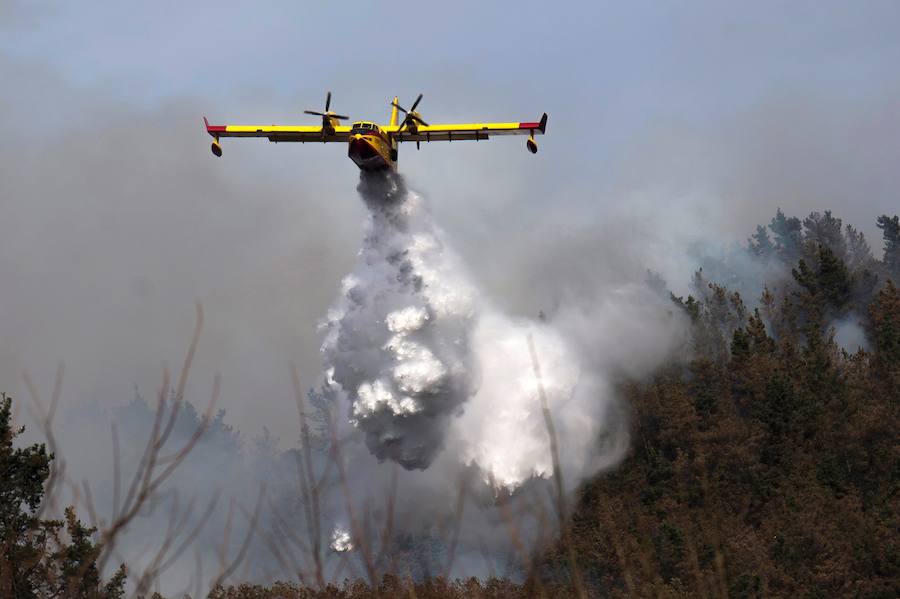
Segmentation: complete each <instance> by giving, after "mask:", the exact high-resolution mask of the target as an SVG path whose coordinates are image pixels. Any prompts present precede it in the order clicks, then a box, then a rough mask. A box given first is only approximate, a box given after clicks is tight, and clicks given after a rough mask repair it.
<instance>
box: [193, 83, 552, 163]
mask: <svg viewBox="0 0 900 599" xmlns="http://www.w3.org/2000/svg"><path fill="white" fill-rule="evenodd" d="M421 101H422V94H419V97H418V98H416V101H415V102H413V104H412V106H410V108H409V110H407V109H406V108H404V107H402V106H401V105H400V104H399V98H398V97H396V96H395V97H394V101H393V102H391V107H392V110H391V120H390V123H389V124H387V125H379V124H377V123H374V122H371V121H357V122H355V123H353V124H352V125H350V126H347V125H341V121H342V120H348V119H349V118H350V117H348V116H344V115H341V114H337V113H336V112H333V111H332V110H331V92H328V95H326V96H325V112H319V111H316V110H304V111H303V112H304V113H306V114H311V115H314V116H319V117H322V124H321V125H312V126H308V125H210V124H209V121H208V120H207V119H206V117H203V122H204V123H205V124H206V132H207V133H209V134H210V135H211V136H212V137H213V142H212V153H213V154H215V155H216V156H221V155H222V146H221V145H220V143H219V140H220V139H221V138H223V137H266V138H268V139H269V141H274V142H297V141H298V142H301V143H306V142H312V143H329V142H344V143H346V144H347V146H348V149H347V155H348V156H349V157H350V159H351V160H353V162H355V163H356V165H357V166H358V167H359V168H360V169H361V170H364V171H379V170H387V169H392V170H396V169H397V156H398V152H397V150H398V146H399V144H400V143H402V142H411V141H414V142H416V148H417V149H418V148H419V144H420V143H421V142H423V141H424V142H432V141H463V140H475V141H482V140H487V139H490V138H491V137H493V136H495V135H527V136H528V139H527V140H526V141H525V147H526V148H528V151H529V152H531V153H532V154H535V153H537V142H536V141H535V140H534V136H535V135H541V134H543V133H544V132H546V130H547V113H546V112H545V113H544V115H543V116H542V117H541V120H540V121H531V122H515V123H448V124H440V125H429V124H428V123H426V122H425V121H424V120H423V119H422V115H421V114H419V113H418V112H416V108H418V106H419V102H421ZM400 112H402V113H403V115H404V116H403V120H402V121H400V122H398V118H399V113H400Z"/></svg>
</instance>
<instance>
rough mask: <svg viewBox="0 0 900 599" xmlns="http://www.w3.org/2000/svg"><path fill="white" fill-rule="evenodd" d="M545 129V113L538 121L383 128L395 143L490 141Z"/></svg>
mask: <svg viewBox="0 0 900 599" xmlns="http://www.w3.org/2000/svg"><path fill="white" fill-rule="evenodd" d="M546 129H547V113H544V115H543V116H542V117H541V120H540V121H531V122H518V123H447V124H440V125H419V126H418V127H417V128H416V129H415V131H413V130H410V129H409V128H407V127H404V128H403V129H401V126H400V125H395V126H392V127H384V130H385V132H387V133H390V134H391V135H393V136H394V137H395V138H396V139H397V141H401V142H402V141H457V140H460V141H461V140H475V141H479V140H482V139H490V138H491V137H493V136H494V135H542V134H543V133H544V131H545V130H546Z"/></svg>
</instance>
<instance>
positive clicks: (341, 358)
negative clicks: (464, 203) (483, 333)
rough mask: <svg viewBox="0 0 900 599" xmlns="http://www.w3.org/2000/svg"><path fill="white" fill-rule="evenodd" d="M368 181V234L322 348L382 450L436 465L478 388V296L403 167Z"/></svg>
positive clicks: (412, 462)
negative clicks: (472, 341) (447, 434)
mask: <svg viewBox="0 0 900 599" xmlns="http://www.w3.org/2000/svg"><path fill="white" fill-rule="evenodd" d="M358 190H359V193H360V195H361V196H362V198H363V200H364V201H365V203H366V205H367V206H368V208H369V220H368V223H367V225H366V232H365V239H364V240H363V246H362V249H361V250H360V253H359V258H358V262H357V266H356V269H355V270H354V272H353V273H352V274H351V275H349V276H347V277H346V278H344V280H343V282H342V290H341V296H340V298H339V300H338V301H337V303H336V304H335V305H334V307H333V308H332V309H331V310H330V312H329V315H328V320H327V322H326V323H325V324H324V325H323V326H324V328H326V329H327V331H328V334H327V336H326V338H325V342H324V344H323V346H322V351H323V352H324V354H325V358H326V363H327V365H328V369H329V374H330V378H331V379H332V380H333V381H334V382H335V383H337V384H338V385H340V387H341V388H342V389H344V390H345V391H346V392H347V393H348V394H349V395H350V397H351V401H352V405H353V407H352V410H351V413H350V418H351V420H352V422H353V423H354V424H355V425H356V426H357V427H359V428H360V429H361V430H363V431H364V432H365V435H366V444H367V445H368V447H369V449H370V450H371V451H372V453H373V454H374V455H375V456H377V457H378V458H379V459H385V458H390V459H392V460H394V461H396V462H398V463H400V464H401V465H403V466H404V467H405V468H427V467H428V465H429V464H430V463H431V462H432V460H433V459H434V456H435V455H436V454H437V452H438V451H439V450H440V449H441V447H442V446H443V432H444V429H445V428H446V426H447V419H448V418H449V417H450V416H452V415H453V414H455V413H456V412H457V411H458V410H459V408H460V406H461V405H462V403H463V402H464V401H465V400H466V399H467V398H468V396H469V395H470V394H471V392H472V390H473V384H472V382H473V377H474V374H473V364H472V360H471V355H470V348H469V336H470V331H471V327H472V321H473V317H474V305H473V299H474V298H473V296H472V291H471V289H469V288H468V287H467V285H466V283H465V282H464V281H463V280H461V279H460V278H459V277H457V276H455V274H456V269H455V266H454V265H453V264H452V262H453V256H452V255H451V254H450V253H448V252H447V251H445V249H444V248H443V244H442V242H441V240H440V236H439V234H438V233H437V232H436V231H435V230H434V229H433V228H432V227H431V225H430V222H429V219H428V218H427V215H426V213H425V210H424V207H423V206H422V202H421V198H419V197H418V196H416V195H414V194H410V193H407V191H406V189H405V186H404V183H403V180H402V178H401V177H400V176H399V175H395V174H393V173H389V174H381V173H365V172H364V173H363V174H362V178H361V182H360V185H359V188H358Z"/></svg>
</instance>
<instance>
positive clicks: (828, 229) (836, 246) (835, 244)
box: [803, 210, 847, 258]
mask: <svg viewBox="0 0 900 599" xmlns="http://www.w3.org/2000/svg"><path fill="white" fill-rule="evenodd" d="M841 226H842V225H841V219H839V218H834V217H833V216H831V210H826V211H825V213H824V214H819V213H818V212H811V213H810V215H809V216H808V217H806V218H804V219H803V228H804V229H805V230H806V240H807V241H812V242H815V243H818V244H821V245H824V246H826V247H827V248H828V249H830V250H831V251H832V252H833V253H834V254H835V255H836V256H839V257H841V258H843V257H844V256H845V255H846V252H847V244H846V242H845V241H844V236H843V234H842V232H841Z"/></svg>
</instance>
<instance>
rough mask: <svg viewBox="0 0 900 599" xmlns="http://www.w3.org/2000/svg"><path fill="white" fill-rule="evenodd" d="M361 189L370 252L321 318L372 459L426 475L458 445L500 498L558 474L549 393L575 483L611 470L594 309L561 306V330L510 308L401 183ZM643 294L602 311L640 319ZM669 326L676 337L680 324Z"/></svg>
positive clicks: (329, 367) (567, 470)
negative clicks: (476, 281)
mask: <svg viewBox="0 0 900 599" xmlns="http://www.w3.org/2000/svg"><path fill="white" fill-rule="evenodd" d="M358 191H359V193H360V195H361V196H362V199H363V201H364V203H365V204H366V206H367V207H368V209H369V216H368V220H367V224H366V228H365V234H364V238H363V243H362V249H361V250H360V252H359V255H358V259H357V264H356V267H355V269H354V270H353V272H352V273H351V274H349V275H348V276H347V277H345V278H344V280H343V283H342V289H341V293H340V296H339V298H338V300H337V301H336V303H335V304H334V306H333V307H332V309H331V310H330V311H329V314H328V318H327V319H326V321H325V323H324V324H323V329H324V330H325V331H326V336H325V340H324V343H323V345H322V351H323V353H324V355H325V364H326V371H327V379H328V383H329V384H331V385H334V387H335V388H336V389H338V390H340V391H341V392H343V393H344V394H345V395H346V400H347V401H348V405H349V407H348V409H347V412H348V416H349V421H350V423H351V424H352V425H353V426H355V427H356V428H357V429H358V430H360V431H362V432H363V433H364V435H365V440H366V445H367V446H368V448H369V450H370V451H371V452H372V454H373V455H374V456H375V457H377V458H378V459H379V460H384V459H390V460H393V461H395V462H397V463H399V464H401V465H402V466H403V467H405V468H407V469H425V468H428V467H429V466H430V465H431V464H432V463H433V462H434V460H435V458H436V457H437V455H438V454H439V452H440V451H441V449H442V448H444V447H445V446H448V445H449V446H450V447H451V448H452V450H451V451H449V453H450V454H452V455H453V456H454V460H455V462H456V463H457V464H459V465H461V466H475V467H476V468H477V469H478V470H479V472H481V475H482V480H483V481H484V482H485V483H486V484H488V485H489V486H492V487H494V488H495V489H496V490H499V489H506V490H508V491H512V490H515V489H516V488H518V487H519V486H521V485H522V484H524V483H525V482H526V481H528V480H529V479H531V478H535V477H536V478H548V477H550V476H551V475H552V460H551V454H550V444H549V437H548V431H547V428H546V423H545V421H544V418H543V415H542V412H541V407H540V406H541V404H540V400H539V394H538V393H539V388H540V387H543V389H544V390H545V392H546V397H547V402H548V407H549V409H550V412H551V414H552V417H553V419H554V424H555V427H556V428H557V430H558V432H559V437H560V439H561V442H560V461H561V465H562V468H563V471H564V474H565V476H566V479H568V481H569V482H570V483H571V484H572V485H574V484H577V482H578V481H579V480H581V478H582V477H583V476H586V475H589V474H591V473H593V472H595V471H596V470H597V468H599V467H601V465H608V464H609V463H612V462H614V461H615V459H616V458H617V456H618V455H619V453H620V452H621V446H616V447H612V446H611V447H605V448H602V449H600V448H598V440H599V438H600V436H601V433H602V432H603V431H604V430H605V429H606V428H607V424H608V423H607V420H608V414H609V410H610V407H611V406H612V404H613V395H614V394H613V392H612V389H611V386H610V384H609V381H608V380H607V378H606V377H607V373H608V371H609V370H610V369H609V368H608V366H609V364H603V365H600V367H599V368H597V366H598V364H596V363H595V362H594V360H593V356H592V353H593V352H592V349H591V348H593V350H598V348H601V347H603V346H605V344H606V343H607V342H608V341H609V340H611V338H610V337H609V336H604V331H597V330H594V332H595V333H597V335H596V336H592V338H590V339H588V338H586V337H582V338H578V336H577V335H575V334H574V333H575V330H576V329H578V330H580V331H582V334H584V333H585V332H587V331H591V330H592V327H587V326H584V322H585V321H586V320H590V319H591V318H592V316H591V314H590V312H591V311H590V310H588V311H587V313H585V312H579V314H578V316H576V314H575V309H574V308H572V309H565V310H561V311H560V313H559V314H558V315H557V321H558V324H556V323H554V322H552V319H551V320H547V319H546V318H543V319H535V320H529V319H525V318H521V317H518V318H517V317H510V316H507V315H505V314H503V313H502V312H500V311H499V310H497V309H496V308H495V307H494V306H493V305H492V304H491V302H490V301H489V300H488V299H487V298H485V297H484V296H483V294H481V293H479V292H478V290H477V289H476V287H475V286H474V285H473V284H472V282H471V280H470V278H469V276H468V274H467V272H466V269H465V268H464V266H463V265H462V264H461V263H460V260H459V258H458V257H457V255H456V253H455V252H454V251H453V250H452V248H450V247H448V245H447V242H446V241H445V239H444V235H443V233H442V232H441V230H440V229H439V228H438V227H436V226H435V225H434V223H433V222H432V219H431V217H430V215H429V212H428V210H427V208H426V206H425V202H424V200H423V198H422V197H421V196H420V195H418V194H416V193H414V192H411V191H408V190H407V189H406V188H405V185H404V182H403V179H402V178H401V177H400V176H399V175H395V174H389V175H382V174H367V173H363V174H362V177H361V182H360V185H359V188H358ZM640 299H641V298H640V296H639V292H638V291H637V290H636V289H635V288H623V289H619V290H616V292H615V293H612V294H610V295H609V296H608V301H607V302H605V305H604V309H605V310H609V311H618V312H620V315H621V314H622V312H621V311H620V310H618V309H617V308H618V306H625V305H631V306H633V308H631V309H629V310H625V312H626V313H627V316H628V317H629V318H630V317H632V316H637V314H638V313H637V312H635V310H640V309H641V308H640V306H642V305H643V303H642V302H641V301H638V300H640ZM658 307H659V306H656V308H658ZM661 313H663V314H664V312H661ZM594 316H596V315H594ZM579 318H580V319H581V323H580V324H579V325H577V326H574V327H571V329H572V330H570V331H569V332H568V333H564V332H563V329H562V328H561V327H566V326H568V325H569V324H570V323H575V322H576V321H578V320H579ZM598 320H599V321H600V322H603V320H602V319H598ZM669 320H672V319H671V318H669ZM609 328H610V330H612V327H609ZM660 330H661V331H662V333H661V335H663V336H665V337H666V338H669V337H672V335H671V329H670V327H665V326H663V327H661V329H660ZM529 336H530V337H532V338H533V340H534V343H535V346H536V351H537V356H538V361H539V368H540V378H538V376H537V374H536V370H535V364H533V362H532V359H531V356H530V353H529V350H528V344H527V340H528V338H529ZM651 337H652V338H653V342H652V343H653V345H655V346H656V347H658V348H660V349H659V351H658V352H656V354H654V355H656V356H658V355H660V354H665V353H667V352H668V351H670V350H671V343H670V342H668V341H666V340H662V339H660V335H652V336H651ZM638 339H640V336H638ZM576 342H577V343H576ZM576 345H577V346H576ZM631 345H636V346H638V347H639V348H643V349H647V347H648V346H649V345H650V344H649V343H647V344H645V343H643V342H641V341H638V342H636V343H632V344H631ZM643 349H641V350H639V351H643ZM598 351H599V353H604V354H608V353H610V351H609V350H598ZM657 359H659V358H658V357H654V358H651V359H648V360H646V361H648V362H651V363H655V362H656V360H657ZM589 361H591V362H593V363H589ZM586 367H588V368H586ZM633 369H634V368H633ZM636 369H637V370H640V368H639V367H638V368H636ZM619 432H621V431H619ZM614 445H615V444H614ZM620 445H621V444H620Z"/></svg>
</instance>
